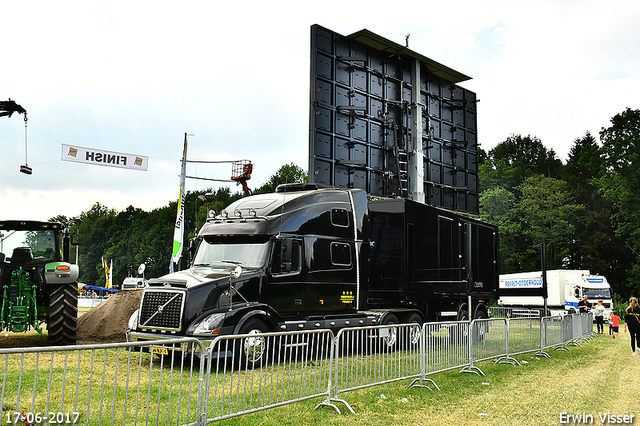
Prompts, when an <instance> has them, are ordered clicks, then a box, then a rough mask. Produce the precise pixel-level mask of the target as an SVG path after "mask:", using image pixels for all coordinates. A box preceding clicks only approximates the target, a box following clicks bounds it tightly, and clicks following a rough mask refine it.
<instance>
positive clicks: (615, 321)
mask: <svg viewBox="0 0 640 426" xmlns="http://www.w3.org/2000/svg"><path fill="white" fill-rule="evenodd" d="M619 327H620V317H619V316H618V311H613V312H611V328H612V331H613V338H614V339H617V338H618V329H619Z"/></svg>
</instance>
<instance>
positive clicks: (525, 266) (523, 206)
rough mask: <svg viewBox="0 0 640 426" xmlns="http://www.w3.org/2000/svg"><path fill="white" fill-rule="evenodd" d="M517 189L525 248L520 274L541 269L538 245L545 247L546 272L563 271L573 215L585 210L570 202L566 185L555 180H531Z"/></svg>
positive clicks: (572, 230)
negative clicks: (561, 269) (558, 269)
mask: <svg viewBox="0 0 640 426" xmlns="http://www.w3.org/2000/svg"><path fill="white" fill-rule="evenodd" d="M517 189H518V190H519V191H520V192H521V194H522V197H521V199H520V201H519V203H518V207H517V217H518V218H520V220H521V222H522V238H523V240H524V242H525V244H526V246H527V248H526V250H525V251H524V253H523V260H522V265H521V266H522V269H521V270H524V271H533V270H536V269H539V268H540V261H539V260H540V257H539V253H540V249H539V247H540V244H541V243H545V245H546V247H547V256H546V258H547V267H548V268H549V269H556V268H563V267H566V263H567V257H568V255H569V253H570V251H569V244H570V243H571V240H572V238H573V235H574V233H575V221H576V215H577V214H578V212H580V211H582V210H583V209H584V206H583V205H582V204H577V203H576V202H575V200H573V198H572V196H571V193H570V191H569V189H568V186H567V183H566V182H564V181H562V180H558V179H555V178H550V177H545V176H542V175H538V176H532V177H530V178H528V179H526V180H525V181H524V183H522V184H521V185H519V186H518V188H517Z"/></svg>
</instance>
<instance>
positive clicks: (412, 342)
mask: <svg viewBox="0 0 640 426" xmlns="http://www.w3.org/2000/svg"><path fill="white" fill-rule="evenodd" d="M406 323H407V324H411V326H410V327H407V331H406V333H407V339H408V342H407V345H406V349H417V348H418V346H419V345H420V336H421V335H422V317H421V316H420V315H418V314H411V315H409V317H408V318H407V321H406Z"/></svg>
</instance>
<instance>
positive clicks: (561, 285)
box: [498, 269, 613, 315]
mask: <svg viewBox="0 0 640 426" xmlns="http://www.w3.org/2000/svg"><path fill="white" fill-rule="evenodd" d="M542 286H543V280H542V271H535V272H520V273H515V274H502V275H500V280H499V289H524V290H530V289H542V288H543V287H542ZM584 296H587V300H588V301H589V302H590V303H594V304H596V303H597V302H598V300H602V304H603V305H604V306H605V308H606V315H609V313H610V312H611V309H612V306H613V305H612V300H611V287H610V286H609V282H608V281H607V278H606V277H604V276H603V275H598V274H596V275H592V274H591V272H590V271H589V270H588V269H575V270H569V269H554V270H549V271H547V309H548V311H549V312H548V313H551V314H552V315H558V314H564V313H574V312H577V311H578V302H579V301H580V300H582V298H583V297H584ZM498 305H499V306H503V307H514V308H516V307H517V308H523V307H525V308H530V309H541V308H543V307H544V298H543V297H542V296H515V295H509V296H500V297H499V298H498Z"/></svg>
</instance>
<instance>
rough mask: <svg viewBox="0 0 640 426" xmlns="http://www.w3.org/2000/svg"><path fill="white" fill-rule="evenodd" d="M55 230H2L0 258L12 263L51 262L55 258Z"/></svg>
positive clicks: (0, 234) (0, 233)
mask: <svg viewBox="0 0 640 426" xmlns="http://www.w3.org/2000/svg"><path fill="white" fill-rule="evenodd" d="M55 249H56V241H55V235H54V231H51V230H42V231H19V230H6V231H3V232H0V259H1V260H3V261H5V262H12V263H32V262H49V261H52V260H55V257H56V253H55Z"/></svg>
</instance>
